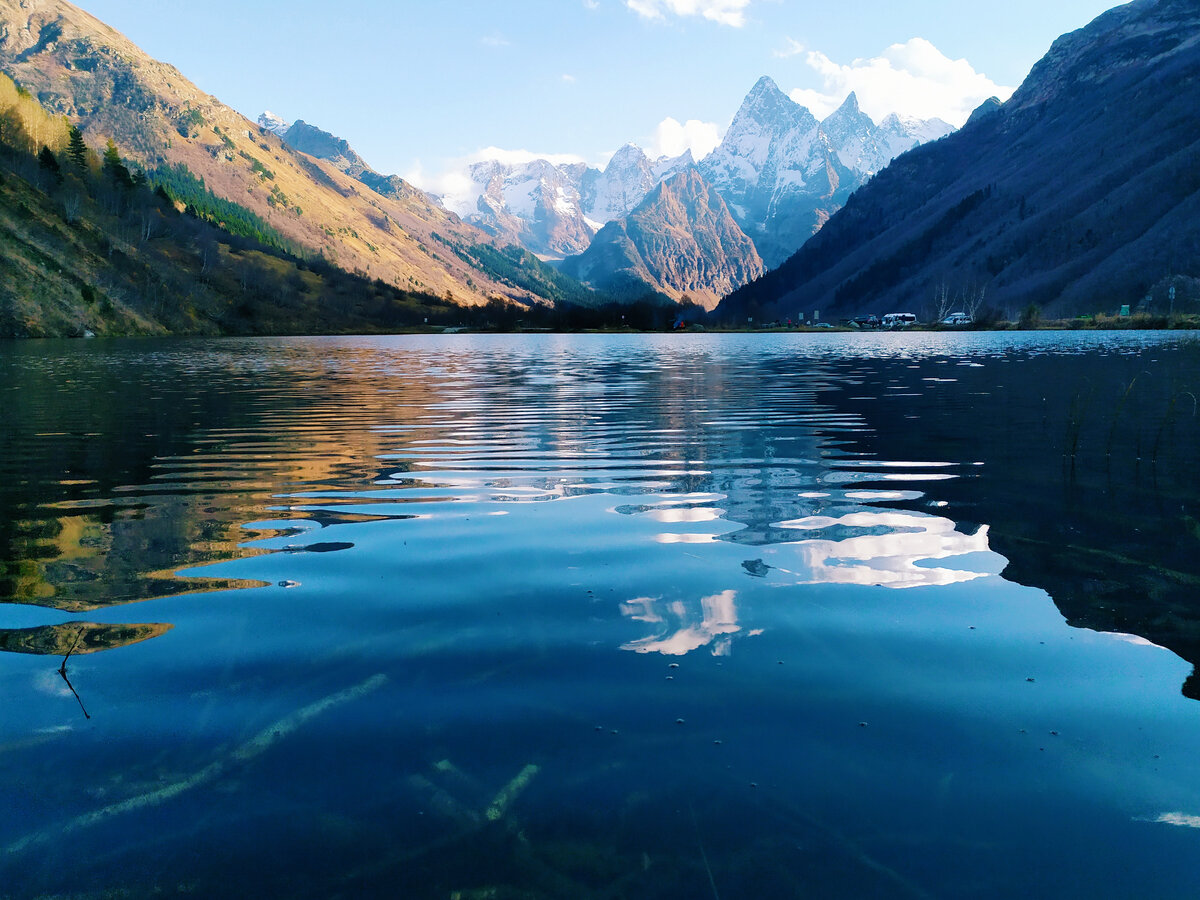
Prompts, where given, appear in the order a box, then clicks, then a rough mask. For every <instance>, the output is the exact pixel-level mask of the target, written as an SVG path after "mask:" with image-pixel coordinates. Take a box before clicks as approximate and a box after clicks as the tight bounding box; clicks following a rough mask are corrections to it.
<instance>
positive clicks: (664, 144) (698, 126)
mask: <svg viewBox="0 0 1200 900" xmlns="http://www.w3.org/2000/svg"><path fill="white" fill-rule="evenodd" d="M721 133H722V130H721V126H720V125H718V124H717V123H716V122H701V121H700V120H699V119H688V120H687V121H686V122H684V123H682V124H681V123H680V122H679V121H678V120H676V119H672V118H670V117H668V118H666V119H663V120H662V121H661V122H659V123H658V127H657V128H655V129H654V135H653V137H651V138H650V141H649V144H648V146H647V147H646V155H647V156H649V157H650V158H651V159H657V158H658V157H660V156H680V155H682V154H683V152H684V151H685V150H691V151H692V156H693V157H694V158H695V159H696V160H700V159H703V158H704V157H706V156H708V154H709V153H711V152H712V151H713V150H714V149H715V148H716V146H717V144H719V143H721Z"/></svg>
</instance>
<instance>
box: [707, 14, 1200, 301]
mask: <svg viewBox="0 0 1200 900" xmlns="http://www.w3.org/2000/svg"><path fill="white" fill-rule="evenodd" d="M1198 107H1200V5H1197V4H1196V3H1195V2H1194V0H1136V2H1133V3H1129V4H1127V5H1125V6H1121V7H1117V8H1116V9H1113V10H1111V11H1109V12H1107V13H1105V14H1104V15H1102V16H1100V17H1099V18H1097V19H1096V20H1095V21H1094V22H1092V23H1091V24H1090V25H1088V26H1087V27H1086V28H1083V29H1080V30H1079V31H1076V32H1073V33H1071V34H1068V35H1065V36H1063V37H1061V38H1059V39H1058V40H1057V41H1056V42H1055V43H1054V45H1053V46H1052V47H1051V49H1050V51H1049V53H1048V54H1047V55H1046V56H1045V57H1044V58H1043V59H1042V60H1041V61H1040V62H1039V63H1038V64H1037V65H1036V66H1034V68H1033V70H1032V71H1031V72H1030V74H1029V77H1028V78H1027V79H1026V80H1025V82H1024V84H1022V86H1021V87H1020V89H1019V90H1018V91H1017V92H1016V94H1014V95H1013V97H1012V98H1011V99H1010V100H1009V101H1008V102H1007V103H1005V104H1003V105H997V104H996V103H995V102H988V103H986V104H984V107H983V108H981V109H980V110H979V111H977V114H976V115H974V116H972V118H971V120H970V121H969V122H968V124H967V125H966V126H965V127H964V128H963V129H962V130H961V131H959V132H958V133H956V134H954V135H951V136H950V137H947V138H945V139H943V140H940V141H938V142H936V143H934V144H931V145H928V146H924V147H920V148H917V149H916V150H914V151H912V152H910V153H908V154H906V155H904V156H902V157H900V158H899V159H898V160H896V161H895V162H894V163H893V164H892V165H891V166H889V167H888V168H886V169H884V170H883V171H881V172H880V173H879V174H878V175H876V176H875V178H874V179H873V180H872V181H871V183H870V184H868V185H866V186H864V187H863V188H862V189H861V190H859V191H858V192H857V193H855V194H854V196H853V197H851V198H850V200H849V202H847V204H846V206H845V208H843V209H842V210H841V211H840V212H838V213H837V214H836V215H834V216H833V218H832V219H831V220H830V221H829V222H828V224H827V225H826V226H825V227H824V228H823V229H822V230H821V231H820V233H819V234H817V235H816V236H815V237H814V238H812V240H810V241H809V242H808V243H807V244H805V246H804V247H803V248H802V249H801V250H800V252H798V253H796V254H795V255H794V256H793V257H792V258H790V259H789V260H788V261H787V262H786V263H785V264H784V265H782V266H781V267H780V268H779V269H777V270H775V271H773V272H770V273H768V274H767V275H766V276H764V277H763V278H762V279H760V280H759V281H757V282H755V283H753V284H750V285H748V286H746V287H745V288H743V289H742V290H740V291H738V292H736V293H735V294H734V295H732V296H731V297H729V298H728V299H727V300H726V301H725V302H723V303H722V304H721V307H720V310H719V312H720V314H722V315H723V316H725V317H727V318H728V319H729V320H735V319H741V318H742V317H743V316H744V315H746V314H747V312H748V311H752V310H758V311H759V312H758V315H760V316H768V317H769V316H775V315H780V316H786V315H794V314H795V311H796V310H799V309H822V310H826V311H827V314H838V313H841V314H851V313H860V312H862V313H866V312H886V311H889V310H894V309H908V310H912V311H916V312H920V311H921V310H922V309H923V308H926V307H928V306H930V303H931V300H932V298H933V296H934V295H935V293H936V292H938V291H939V290H942V289H943V288H944V289H946V290H949V291H950V292H951V294H952V295H953V296H956V297H970V298H973V300H974V301H976V302H981V303H982V304H983V305H984V306H991V307H993V308H995V309H997V310H999V311H1000V312H1001V313H1002V314H1004V313H1007V315H1008V316H1009V317H1015V314H1017V313H1019V312H1020V311H1021V310H1023V309H1026V308H1029V307H1033V306H1036V307H1040V308H1041V309H1042V310H1044V311H1046V312H1050V313H1055V314H1073V313H1078V312H1092V311H1097V310H1105V309H1107V310H1108V311H1110V312H1111V311H1114V310H1115V309H1116V307H1118V306H1119V305H1121V304H1126V303H1128V304H1131V305H1136V304H1138V303H1139V302H1142V301H1143V300H1144V298H1145V297H1147V296H1148V295H1149V296H1151V297H1157V294H1156V292H1155V287H1156V285H1158V284H1160V283H1162V282H1163V280H1164V279H1167V278H1168V277H1169V276H1172V275H1193V276H1194V275H1197V274H1200V129H1197V127H1196V112H1195V111H1196V109H1197V108H1198ZM1152 302H1156V303H1161V302H1162V301H1161V300H1153V301H1152ZM1159 311H1162V310H1159Z"/></svg>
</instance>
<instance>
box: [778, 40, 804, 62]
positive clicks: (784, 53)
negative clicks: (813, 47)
mask: <svg viewBox="0 0 1200 900" xmlns="http://www.w3.org/2000/svg"><path fill="white" fill-rule="evenodd" d="M803 52H804V45H803V44H802V43H800V42H799V41H797V40H795V39H794V38H790V37H785V38H784V39H783V46H782V47H781V48H780V49H778V50H775V51H772V53H771V55H772V56H774V57H775V58H776V59H787V58H788V57H791V56H799V55H800V54H801V53H803Z"/></svg>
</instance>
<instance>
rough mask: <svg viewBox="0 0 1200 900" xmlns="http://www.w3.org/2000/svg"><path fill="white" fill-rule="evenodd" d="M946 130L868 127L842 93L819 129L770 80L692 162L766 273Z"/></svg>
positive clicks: (897, 120)
mask: <svg viewBox="0 0 1200 900" xmlns="http://www.w3.org/2000/svg"><path fill="white" fill-rule="evenodd" d="M953 130H954V129H953V128H952V127H951V126H950V125H948V124H946V123H945V122H942V121H941V120H938V119H932V120H929V121H923V120H919V119H909V118H901V117H900V116H897V115H890V116H888V117H887V118H885V119H884V120H883V122H881V123H880V124H879V125H876V124H875V122H874V121H872V120H871V118H870V117H869V116H867V115H866V114H865V113H864V112H862V110H861V109H859V106H858V98H857V97H856V96H855V95H854V94H850V95H849V96H848V97H847V98H846V101H845V102H844V103H843V104H842V106H841V107H840V108H839V109H838V110H837V111H835V112H834V113H833V114H832V115H830V116H829V117H828V118H827V119H825V121H824V122H819V121H818V120H817V118H816V117H815V116H814V115H813V114H812V113H811V112H810V111H809V110H808V109H806V108H805V107H803V106H801V105H800V104H798V103H796V102H795V101H794V100H792V99H791V98H790V97H788V96H787V95H786V94H785V93H783V91H781V90H780V89H779V87H778V86H777V85H776V84H775V82H774V81H772V80H771V79H770V78H767V77H763V78H760V79H759V81H758V83H757V84H755V85H754V87H753V89H752V90H751V91H750V93H749V94H748V95H747V96H746V99H745V100H744V101H743V103H742V106H741V108H740V109H739V110H738V113H737V115H736V116H735V117H734V119H733V123H732V124H731V125H730V126H729V130H728V131H727V132H726V133H725V137H724V139H723V140H722V141H721V144H720V146H718V147H717V149H716V150H714V151H713V152H712V153H711V154H709V155H708V156H707V157H705V158H704V159H703V160H701V162H700V171H701V172H702V173H703V174H704V176H705V178H706V179H707V180H708V181H709V182H710V183H711V184H712V185H713V186H714V187H715V188H716V189H717V191H718V192H719V193H720V194H721V196H722V197H724V198H725V202H726V203H728V204H729V208H730V211H731V212H732V213H733V216H734V218H735V219H736V220H737V222H738V224H739V225H740V226H741V227H742V229H743V230H744V231H745V232H746V233H747V234H748V235H750V237H751V238H752V239H753V240H754V242H755V245H756V246H757V247H758V251H759V253H760V254H762V257H763V261H764V262H765V263H766V264H767V266H768V267H769V268H770V267H774V266H777V265H779V264H780V263H781V262H783V260H785V259H786V258H787V257H788V256H790V255H791V254H792V253H794V252H795V251H796V250H797V249H799V247H800V245H801V244H803V243H804V242H805V241H806V240H807V239H808V238H810V237H811V236H812V235H813V234H814V233H816V231H817V230H818V229H820V227H821V226H822V225H823V224H824V223H825V221H826V220H827V219H828V218H829V216H831V215H832V214H833V213H834V212H836V211H837V210H838V209H840V208H841V206H842V204H844V203H845V202H846V198H848V197H849V196H850V194H851V193H853V192H854V191H855V190H856V189H857V188H858V187H859V186H860V185H862V184H863V183H864V182H865V181H867V179H869V178H870V177H871V176H872V175H874V174H875V173H876V172H878V171H879V170H880V169H882V168H884V167H885V166H886V165H887V164H888V163H889V162H890V161H891V160H892V159H894V158H895V157H896V156H898V155H899V154H901V153H903V152H905V151H907V150H910V149H912V148H913V147H915V146H916V145H917V144H919V143H924V142H926V141H928V140H934V139H936V138H938V137H942V136H943V135H946V134H949V133H950V132H951V131H953Z"/></svg>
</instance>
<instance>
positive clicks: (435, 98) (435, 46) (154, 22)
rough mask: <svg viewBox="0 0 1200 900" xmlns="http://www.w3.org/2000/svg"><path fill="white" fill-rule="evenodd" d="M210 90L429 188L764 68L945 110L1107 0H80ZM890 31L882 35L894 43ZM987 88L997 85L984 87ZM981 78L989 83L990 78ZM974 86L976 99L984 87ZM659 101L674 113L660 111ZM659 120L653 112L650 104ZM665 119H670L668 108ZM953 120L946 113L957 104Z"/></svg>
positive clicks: (840, 92)
mask: <svg viewBox="0 0 1200 900" xmlns="http://www.w3.org/2000/svg"><path fill="white" fill-rule="evenodd" d="M79 5H80V6H82V7H83V8H84V9H86V10H87V11H88V12H90V13H92V14H93V15H95V16H97V17H98V18H100V19H102V20H103V21H105V22H107V23H108V24H110V25H112V26H113V27H115V28H117V29H118V30H120V31H122V32H124V33H125V34H126V35H127V36H128V37H130V38H131V39H132V40H133V41H134V42H135V43H137V44H139V45H140V46H141V47H142V48H143V49H145V50H146V51H147V52H149V53H150V54H151V55H153V56H155V57H158V58H159V59H162V60H165V61H167V62H170V63H172V64H174V65H175V66H177V67H178V68H179V69H180V70H181V71H182V72H183V73H184V74H185V75H186V76H187V77H188V78H190V79H191V80H192V81H194V82H195V83H196V84H198V85H199V86H200V87H201V88H202V89H204V90H205V91H207V92H209V93H211V94H214V95H216V96H217V97H219V98H220V99H221V100H223V101H224V102H226V103H228V104H229V105H231V106H233V107H234V108H236V109H238V110H239V111H240V112H242V113H244V114H245V115H247V116H249V117H250V118H255V117H256V116H257V115H258V113H260V112H262V111H263V110H264V109H270V110H272V111H273V112H275V113H277V114H279V115H281V116H283V117H284V118H286V119H288V120H289V121H291V120H294V119H301V118H302V119H304V120H305V121H308V122H310V123H312V124H315V125H318V126H320V127H322V128H325V129H327V130H329V131H332V132H334V133H336V134H338V135H340V136H341V137H344V138H346V139H347V140H349V141H350V143H351V144H352V145H353V146H354V147H355V148H356V149H357V150H358V151H359V152H360V153H361V154H362V155H363V156H364V157H365V158H366V159H367V161H368V162H369V163H371V165H372V166H374V167H375V168H376V169H378V170H380V171H382V172H386V173H398V174H401V175H405V176H407V177H410V178H415V179H416V180H418V181H421V180H424V181H426V182H429V184H426V185H423V186H430V187H434V188H436V184H434V183H433V182H435V181H436V178H435V176H436V175H437V174H438V173H442V172H445V171H446V170H447V169H448V168H451V167H453V166H454V165H456V164H460V163H461V162H462V161H463V160H464V159H470V158H477V157H478V156H479V155H480V151H481V150H482V149H483V148H488V147H494V148H503V149H504V150H506V151H528V152H531V153H535V154H539V155H546V154H564V155H572V156H576V157H579V158H582V159H585V160H588V161H589V162H602V161H603V160H604V159H605V158H606V156H607V155H608V154H610V153H611V152H612V151H614V150H616V149H617V148H618V147H619V146H620V145H621V144H623V143H625V142H626V141H634V142H636V143H638V144H640V145H642V146H644V147H648V148H650V149H658V150H662V151H664V152H676V151H677V150H679V149H680V148H681V147H682V146H684V145H685V144H690V145H692V146H694V147H696V148H698V149H702V148H703V147H704V145H705V144H707V143H711V142H712V141H713V140H715V139H716V138H717V136H719V134H720V132H721V130H722V129H724V128H725V127H726V126H727V125H728V123H729V120H730V119H731V118H732V116H733V114H734V113H735V112H736V110H737V107H738V105H739V103H740V102H741V100H742V98H743V97H744V96H745V94H746V93H747V91H749V89H750V88H751V86H752V85H753V84H754V82H755V81H756V80H757V79H758V77H759V76H761V75H770V76H771V77H773V78H774V79H775V80H776V82H777V83H778V84H779V86H780V87H781V88H782V89H783V90H784V91H787V92H789V93H793V92H794V93H793V96H794V97H795V98H796V99H798V100H801V101H802V102H805V104H806V105H808V106H810V107H811V108H813V111H814V112H815V113H817V114H818V117H820V116H821V115H822V113H823V111H822V110H821V109H819V107H820V106H821V105H822V104H823V103H825V104H829V103H833V102H837V101H840V99H841V98H842V97H844V95H845V92H846V91H847V90H849V89H850V88H855V89H856V91H857V93H858V96H859V99H860V102H861V103H862V105H863V108H864V110H866V111H867V112H868V113H869V114H871V115H872V116H873V117H875V118H876V119H877V120H878V118H880V117H881V116H882V114H883V113H884V112H887V111H893V110H895V111H899V112H902V113H910V114H915V115H922V116H928V115H930V114H935V113H940V112H942V111H943V110H944V111H945V112H944V113H942V117H943V118H950V117H951V116H953V115H958V116H959V117H960V118H961V115H962V110H964V109H966V108H968V106H967V104H968V101H970V102H972V103H973V102H974V100H975V98H976V95H977V94H979V93H981V92H983V91H986V90H988V88H989V86H993V87H995V88H996V89H997V90H1000V89H1004V88H1009V89H1011V88H1013V87H1015V86H1017V85H1018V84H1019V83H1020V82H1021V80H1022V79H1023V78H1024V77H1025V75H1026V74H1027V73H1028V71H1029V69H1030V67H1031V66H1032V65H1033V63H1034V62H1036V61H1037V59H1038V58H1039V57H1041V56H1042V54H1044V53H1045V52H1046V50H1047V49H1048V48H1049V46H1050V44H1051V42H1052V41H1053V40H1054V39H1055V38H1056V37H1057V36H1058V35H1060V34H1062V33H1064V32H1067V31H1072V30H1074V29H1076V28H1080V27H1082V26H1083V25H1085V24H1087V23H1088V22H1089V21H1091V20H1092V19H1093V18H1095V16H1097V15H1098V14H1099V13H1101V12H1103V11H1104V10H1105V9H1108V8H1110V7H1111V6H1113V5H1114V4H1113V3H1112V2H1111V0H1054V2H1050V3H1048V2H1046V0H1007V2H1006V3H1004V4H999V3H996V2H994V0H989V2H971V0H904V2H897V0H843V2H840V3H829V2H824V3H815V2H808V0H441V2H430V0H421V2H415V0H398V2H384V0H357V2H347V3H342V4H340V5H334V4H330V3H328V2H316V0H291V2H276V0H205V2H203V3H197V2H194V0H82V2H80V3H79ZM889 48H890V49H889ZM992 92H993V93H994V92H996V91H992ZM985 96H986V95H985ZM985 96H979V97H978V99H979V100H982V99H985ZM668 120H670V121H668ZM664 123H665V124H664ZM672 123H675V124H672ZM954 124H959V122H954Z"/></svg>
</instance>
